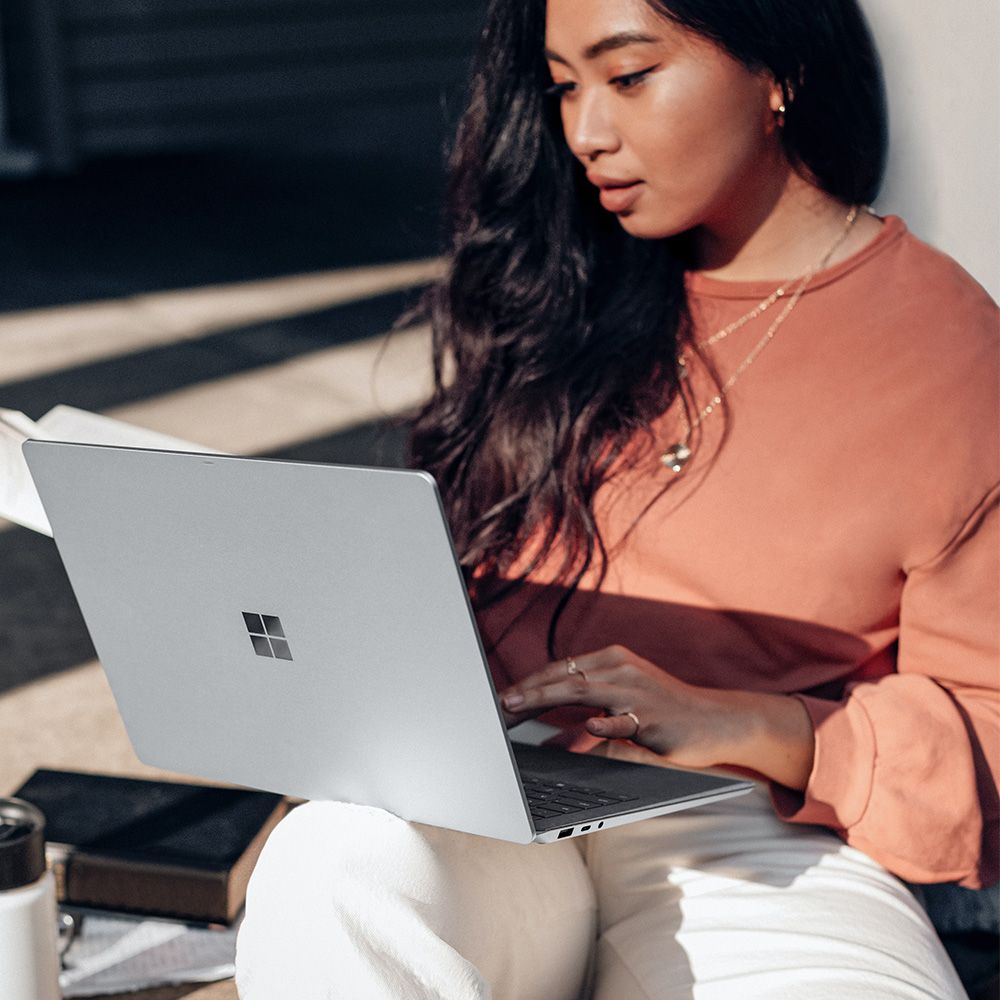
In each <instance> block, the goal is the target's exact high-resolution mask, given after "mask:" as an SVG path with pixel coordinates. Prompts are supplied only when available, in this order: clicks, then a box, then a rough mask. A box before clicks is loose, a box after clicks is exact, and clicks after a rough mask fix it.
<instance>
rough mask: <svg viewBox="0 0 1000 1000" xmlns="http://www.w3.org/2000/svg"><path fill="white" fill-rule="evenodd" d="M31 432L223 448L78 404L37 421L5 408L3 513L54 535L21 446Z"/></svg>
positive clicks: (1, 418)
mask: <svg viewBox="0 0 1000 1000" xmlns="http://www.w3.org/2000/svg"><path fill="white" fill-rule="evenodd" d="M28 438H37V439H40V440H46V441H72V442H75V443H78V444H110V445H119V446H124V447H129V448H153V449H157V450H162V451H196V452H204V453H209V454H217V452H215V451H214V450H212V449H209V448H205V447H203V446H202V445H198V444H192V443H191V442H190V441H184V440H182V439H181V438H175V437H171V436H170V435H168V434H160V433H159V432H158V431H151V430H147V429H146V428H145V427H136V426H135V424H128V423H125V422H124V421H122V420H115V419H114V418H113V417H105V416H103V415H102V414H99V413H90V412H89V411H88V410H78V409H77V408H76V407H74V406H62V405H60V406H55V407H53V408H52V409H51V410H49V412H48V413H46V414H45V416H44V417H42V418H41V419H40V420H37V421H34V420H31V419H30V418H29V417H26V416H25V415H24V414H23V413H20V412H18V411H17V410H4V409H0V517H2V518H6V519H7V520H8V521H14V522H16V523H17V524H21V525H23V526H24V527H26V528H31V530H32V531H38V532H41V533H42V534H43V535H48V536H49V537H51V536H52V529H51V528H50V527H49V520H48V518H47V517H46V516H45V509H44V508H43V507H42V502H41V500H40V499H39V498H38V492H37V490H36V489H35V483H34V481H33V480H32V478H31V473H30V472H29V471H28V464H27V462H25V460H24V455H23V454H22V452H21V445H22V444H23V443H24V442H25V441H26V440H27V439H28Z"/></svg>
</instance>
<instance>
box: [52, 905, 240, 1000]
mask: <svg viewBox="0 0 1000 1000" xmlns="http://www.w3.org/2000/svg"><path fill="white" fill-rule="evenodd" d="M77 919H78V920H80V919H82V923H81V925H80V928H79V930H78V932H77V935H76V937H75V938H74V939H73V943H72V944H71V945H70V947H69V949H68V950H67V952H66V954H65V956H64V958H63V964H64V966H65V969H64V971H63V972H62V974H61V975H60V976H59V986H60V988H61V989H62V994H63V997H66V998H69V997H89V996H97V995H100V994H103V993H126V992H130V991H133V990H142V989H149V988H152V987H154V986H173V985H177V984H179V983H211V982H215V981H216V980H219V979H228V978H229V977H230V976H232V975H235V972H236V935H237V933H238V931H239V926H238V924H234V925H233V926H232V927H228V928H218V929H216V928H205V927H190V926H188V925H186V924H182V923H178V922H176V921H172V920H147V919H143V918H141V917H126V916H120V915H110V914H109V915H104V914H93V913H87V914H85V915H83V917H82V918H81V917H77Z"/></svg>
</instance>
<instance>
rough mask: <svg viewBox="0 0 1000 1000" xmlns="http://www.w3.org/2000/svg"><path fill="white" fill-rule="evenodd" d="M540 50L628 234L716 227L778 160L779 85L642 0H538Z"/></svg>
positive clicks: (749, 207)
mask: <svg viewBox="0 0 1000 1000" xmlns="http://www.w3.org/2000/svg"><path fill="white" fill-rule="evenodd" d="M545 48H546V58H547V59H548V64H549V69H550V71H551V74H552V80H553V90H552V92H553V95H554V96H553V99H554V100H557V101H558V102H559V106H560V109H561V112H562V122H563V129H564V132H565V135H566V141H567V143H568V144H569V147H570V149H571V150H572V152H573V153H574V154H575V155H576V157H577V158H578V159H579V160H580V162H581V163H582V164H583V165H584V167H585V168H586V171H587V177H588V179H589V180H590V181H591V183H593V184H595V185H596V186H597V187H598V188H599V189H600V192H601V194H600V198H601V204H602V205H603V207H604V208H605V209H606V210H607V211H609V212H613V213H614V214H615V215H616V216H617V217H618V219H619V221H620V223H621V225H622V226H623V227H624V228H625V229H626V230H627V231H628V232H629V233H631V234H632V235H634V236H639V237H644V238H659V237H665V236H673V235H676V234H678V233H682V232H685V231H687V230H690V229H695V228H698V227H704V229H705V230H707V231H714V232H717V233H719V234H720V235H721V234H722V233H723V232H725V231H732V230H733V228H734V227H736V228H742V224H744V223H745V222H746V220H747V219H748V218H750V217H753V216H755V215H757V214H758V213H759V210H760V203H761V200H762V199H763V200H765V201H767V200H769V199H770V197H771V195H772V193H773V190H774V185H775V183H777V177H778V176H780V175H782V171H781V169H780V168H781V167H784V168H786V169H787V166H788V164H787V160H786V159H785V157H784V154H783V152H782V150H781V143H780V137H779V135H778V129H777V126H776V123H775V114H774V112H775V110H776V109H777V107H778V105H779V104H780V102H781V91H780V88H779V87H778V86H777V85H776V84H775V82H774V80H773V78H771V77H770V76H769V75H768V74H767V73H766V72H759V73H754V72H751V71H750V70H748V69H747V68H746V67H745V66H744V65H743V64H742V63H739V62H737V61H736V60H735V59H733V58H732V57H731V56H729V55H728V54H727V53H726V52H724V51H723V50H722V49H720V48H719V47H718V46H717V45H715V44H714V43H713V42H710V41H709V40H707V39H705V38H703V37H701V36H700V35H696V34H694V33H692V32H690V31H687V30H686V29H684V28H682V27H680V26H679V25H676V24H674V23H673V22H671V21H668V20H666V19H664V18H663V17H661V16H660V15H659V14H657V13H656V12H655V11H653V10H652V9H651V8H650V7H649V6H648V5H647V3H646V2H645V0H548V4H547V12H546V30H545Z"/></svg>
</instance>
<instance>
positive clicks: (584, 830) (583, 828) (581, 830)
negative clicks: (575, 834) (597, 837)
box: [580, 824, 590, 833]
mask: <svg viewBox="0 0 1000 1000" xmlns="http://www.w3.org/2000/svg"><path fill="white" fill-rule="evenodd" d="M589 829H590V825H589V824H588V825H587V826H581V827H580V833H586V832H587V831H588V830H589Z"/></svg>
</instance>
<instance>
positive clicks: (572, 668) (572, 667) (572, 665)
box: [566, 656, 587, 684]
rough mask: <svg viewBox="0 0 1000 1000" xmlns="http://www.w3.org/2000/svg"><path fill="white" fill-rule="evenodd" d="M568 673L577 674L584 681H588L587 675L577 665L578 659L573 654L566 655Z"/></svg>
mask: <svg viewBox="0 0 1000 1000" xmlns="http://www.w3.org/2000/svg"><path fill="white" fill-rule="evenodd" d="M566 673H567V674H577V675H578V676H580V677H582V678H583V683H584V684H586V683H587V675H586V674H585V673H584V672H583V671H582V670H581V669H580V668H579V667H578V666H577V665H576V660H574V659H573V657H572V656H567V657H566Z"/></svg>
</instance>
